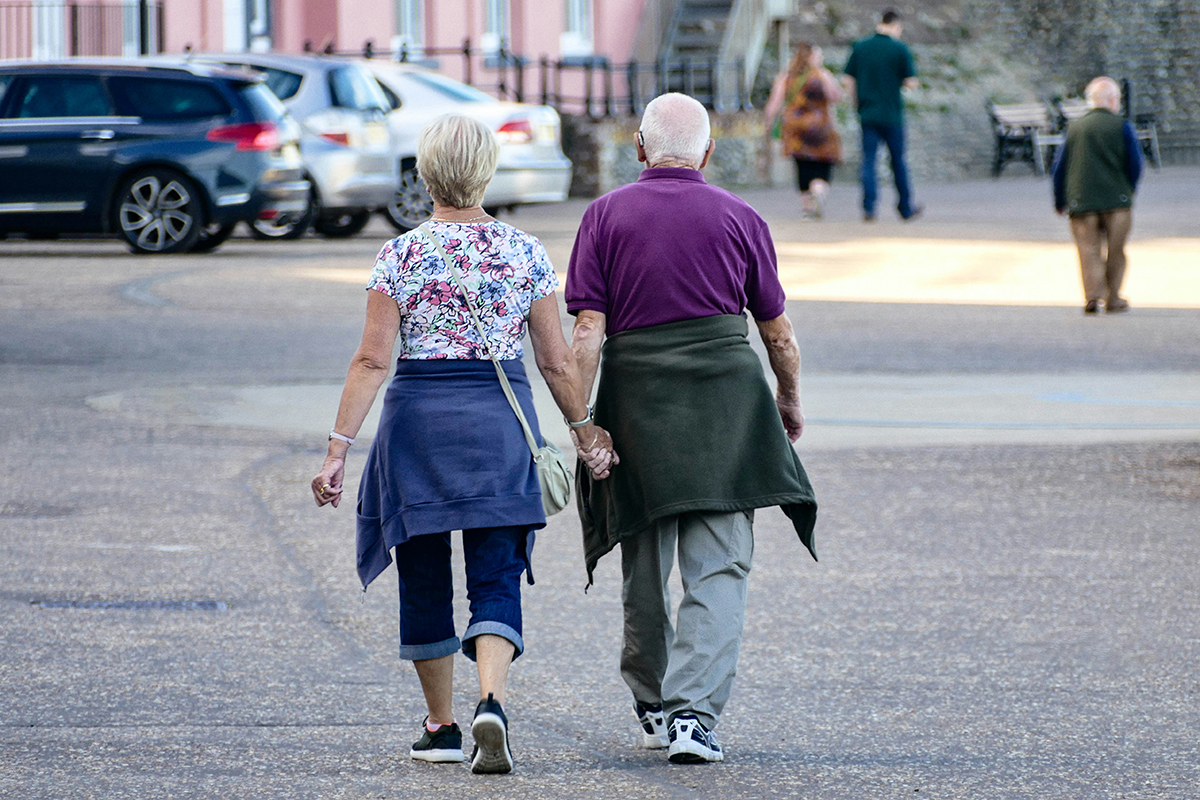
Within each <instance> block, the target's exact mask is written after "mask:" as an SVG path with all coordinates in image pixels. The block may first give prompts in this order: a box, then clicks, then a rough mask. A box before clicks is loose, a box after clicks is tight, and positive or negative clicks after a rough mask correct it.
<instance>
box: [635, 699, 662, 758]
mask: <svg viewBox="0 0 1200 800" xmlns="http://www.w3.org/2000/svg"><path fill="white" fill-rule="evenodd" d="M633 713H635V714H637V718H638V723H639V724H640V725H641V726H642V747H644V748H646V749H647V750H662V749H663V748H664V747H666V746H667V745H669V744H670V741H668V739H667V718H666V717H665V716H664V715H663V707H662V703H658V704H656V705H652V706H646V705H642V704H641V703H637V702H635V703H634V706H633Z"/></svg>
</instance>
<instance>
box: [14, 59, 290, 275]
mask: <svg viewBox="0 0 1200 800" xmlns="http://www.w3.org/2000/svg"><path fill="white" fill-rule="evenodd" d="M298 133H299V129H298V126H297V125H296V123H295V122H294V121H293V120H292V119H291V118H290V117H288V116H287V112H286V111H285V110H284V108H283V106H282V105H281V104H280V102H279V101H278V100H277V99H276V98H275V96H274V95H273V94H272V93H271V92H270V90H268V89H267V87H266V86H265V85H264V84H263V83H262V78H261V76H260V75H258V74H256V73H251V72H248V71H245V70H237V69H230V68H228V67H214V66H211V65H200V64H179V65H172V66H168V65H147V64H145V63H137V62H133V61H120V60H111V61H63V62H57V63H55V62H39V63H33V62H19V63H18V62H0V238H2V237H3V236H5V235H6V234H8V233H25V234H28V235H30V236H47V235H56V234H59V233H116V234H118V235H120V236H121V237H122V238H124V239H125V241H126V242H128V243H129V246H130V247H131V248H132V249H133V250H134V251H135V252H142V253H179V252H185V251H189V250H191V251H193V252H195V251H207V250H212V249H213V248H215V247H216V246H217V245H219V244H220V243H221V242H223V241H224V240H225V239H226V238H228V237H229V234H230V233H231V232H232V230H233V227H234V226H235V225H236V224H237V223H238V222H241V221H246V222H251V223H252V222H254V221H255V220H258V219H271V220H286V219H288V218H289V217H291V216H292V215H299V214H304V213H305V212H306V211H307V208H308V193H309V183H308V181H307V180H305V179H304V177H303V175H304V165H303V163H302V162H301V159H300V150H299V147H298V143H297V136H298Z"/></svg>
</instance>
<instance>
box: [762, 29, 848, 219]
mask: <svg viewBox="0 0 1200 800" xmlns="http://www.w3.org/2000/svg"><path fill="white" fill-rule="evenodd" d="M823 57H824V56H823V54H822V52H821V48H820V47H816V46H814V45H812V44H809V43H808V42H799V43H797V45H796V52H795V54H794V55H793V56H792V60H791V63H790V64H789V65H788V68H787V71H785V72H781V73H779V76H778V77H777V78H776V79H775V85H774V86H773V87H772V89H771V97H770V99H769V100H768V101H767V106H766V109H765V111H764V113H765V116H766V123H767V129H768V130H771V129H772V127H773V126H774V124H775V120H776V118H777V117H779V116H780V112H782V116H783V118H782V120H781V122H780V133H781V136H782V139H783V152H784V153H785V154H786V155H789V156H791V157H792V158H793V159H794V160H795V162H796V182H797V184H798V185H799V188H800V208H801V211H802V213H803V214H804V217H805V218H806V219H818V218H820V217H821V215H822V213H823V211H824V207H825V197H826V195H828V194H829V184H830V183H831V182H832V180H833V165H834V164H836V163H838V162H839V161H841V160H842V142H841V138H840V137H839V136H838V132H837V124H836V122H835V121H834V118H833V114H832V107H833V105H834V104H836V103H837V102H838V101H840V100H841V99H842V90H841V88H839V87H838V83H837V80H836V79H835V78H834V77H833V74H832V73H831V72H830V71H829V70H827V69H826V68H825V65H824V61H823Z"/></svg>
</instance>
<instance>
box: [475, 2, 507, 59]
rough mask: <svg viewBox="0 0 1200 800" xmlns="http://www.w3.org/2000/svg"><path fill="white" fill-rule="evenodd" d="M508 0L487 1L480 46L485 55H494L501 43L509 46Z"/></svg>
mask: <svg viewBox="0 0 1200 800" xmlns="http://www.w3.org/2000/svg"><path fill="white" fill-rule="evenodd" d="M509 41H510V39H509V35H508V0H487V19H486V20H485V29H484V32H483V40H482V42H480V44H481V45H482V46H483V50H484V52H486V53H496V52H498V51H499V50H500V45H501V43H503V44H504V46H505V49H507V48H508V46H509Z"/></svg>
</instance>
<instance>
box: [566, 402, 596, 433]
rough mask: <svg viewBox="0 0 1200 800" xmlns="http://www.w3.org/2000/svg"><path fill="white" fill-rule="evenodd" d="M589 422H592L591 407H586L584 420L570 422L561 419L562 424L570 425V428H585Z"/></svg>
mask: <svg viewBox="0 0 1200 800" xmlns="http://www.w3.org/2000/svg"><path fill="white" fill-rule="evenodd" d="M591 421H592V407H591V406H588V407H587V416H586V417H584V418H583V419H582V420H580V421H579V422H571V420H569V419H567V418H566V417H563V422H565V423H567V424H568V425H570V426H571V427H572V428H584V427H587V426H588V425H589V424H590V423H591Z"/></svg>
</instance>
